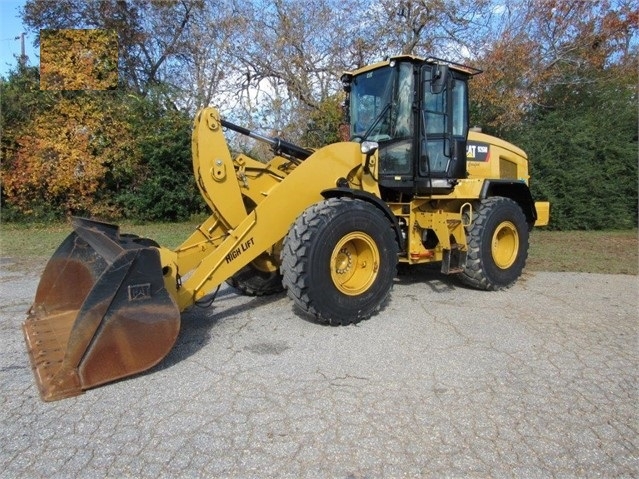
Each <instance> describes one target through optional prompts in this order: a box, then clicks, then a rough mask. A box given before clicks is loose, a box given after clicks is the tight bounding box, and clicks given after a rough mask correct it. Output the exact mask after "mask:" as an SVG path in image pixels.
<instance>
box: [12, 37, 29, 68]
mask: <svg viewBox="0 0 639 479" xmlns="http://www.w3.org/2000/svg"><path fill="white" fill-rule="evenodd" d="M14 40H20V58H19V59H18V65H20V67H21V68H24V67H25V66H26V64H27V54H26V52H25V49H24V32H22V33H21V34H20V36H18V37H15V38H14Z"/></svg>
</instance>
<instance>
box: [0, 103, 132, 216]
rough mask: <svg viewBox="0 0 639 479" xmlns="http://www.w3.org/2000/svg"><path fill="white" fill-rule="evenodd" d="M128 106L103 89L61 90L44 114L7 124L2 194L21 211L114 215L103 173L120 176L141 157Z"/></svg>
mask: <svg viewBox="0 0 639 479" xmlns="http://www.w3.org/2000/svg"><path fill="white" fill-rule="evenodd" d="M42 106H44V105H38V109H40V108H42ZM126 108H127V106H126V104H124V103H122V102H121V101H113V96H112V95H109V94H108V93H107V92H105V93H101V92H96V93H95V94H86V93H72V94H62V93H59V94H58V95H57V98H56V101H55V102H54V103H53V104H52V105H51V107H50V109H48V110H47V111H46V114H45V112H44V111H42V110H41V111H40V114H37V115H34V116H33V118H31V119H30V121H27V122H24V123H23V124H22V125H21V126H20V127H19V128H16V129H15V130H11V137H10V139H9V140H10V143H9V142H7V143H9V144H10V145H11V147H8V146H7V147H6V148H5V149H4V153H5V154H6V157H5V162H4V163H3V192H4V194H5V195H6V199H7V200H8V201H9V202H10V203H11V204H12V205H13V206H15V207H16V208H18V209H19V210H20V211H21V212H22V213H23V214H30V215H35V214H38V213H40V214H49V213H50V212H52V211H56V210H57V211H59V212H65V213H66V214H92V215H100V216H107V217H112V216H115V215H117V208H116V206H115V205H114V204H113V203H112V201H110V198H109V196H108V194H107V191H106V189H105V181H106V177H107V175H108V176H110V177H111V178H113V179H114V180H115V181H116V182H119V181H120V180H121V178H123V177H126V176H127V175H130V173H131V172H132V170H133V169H134V168H135V165H136V162H137V161H138V158H139V153H138V151H137V149H136V146H135V138H134V136H133V134H132V129H131V127H130V125H129V124H128V123H127V122H126V121H125V118H126ZM3 142H4V139H3ZM7 143H5V145H7Z"/></svg>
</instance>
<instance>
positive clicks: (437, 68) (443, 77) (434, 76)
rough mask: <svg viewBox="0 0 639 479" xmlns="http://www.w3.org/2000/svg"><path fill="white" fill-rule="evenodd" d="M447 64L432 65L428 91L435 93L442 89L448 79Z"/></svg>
mask: <svg viewBox="0 0 639 479" xmlns="http://www.w3.org/2000/svg"><path fill="white" fill-rule="evenodd" d="M448 73H449V72H448V65H433V66H432V69H431V83H430V92H431V93H434V94H437V93H441V92H442V91H444V88H445V87H446V82H447V81H448Z"/></svg>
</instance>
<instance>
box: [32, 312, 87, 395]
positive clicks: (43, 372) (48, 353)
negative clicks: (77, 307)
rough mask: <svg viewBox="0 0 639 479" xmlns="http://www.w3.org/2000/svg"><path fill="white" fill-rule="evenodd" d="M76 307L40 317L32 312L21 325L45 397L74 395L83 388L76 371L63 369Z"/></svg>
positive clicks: (38, 383) (40, 388) (41, 392)
mask: <svg viewBox="0 0 639 479" xmlns="http://www.w3.org/2000/svg"><path fill="white" fill-rule="evenodd" d="M76 314H77V311H68V312H64V313H58V314H55V315H53V316H50V317H44V318H39V317H38V316H35V315H31V316H29V317H28V318H27V320H26V321H25V322H24V325H23V331H24V336H25V341H26V343H27V353H28V354H29V359H30V361H31V368H32V369H33V373H34V376H35V379H36V383H37V385H38V389H39V390H40V395H41V396H42V399H44V400H45V401H51V400H54V399H62V398H65V397H70V396H75V395H78V394H80V393H81V392H82V389H81V388H80V382H79V379H78V377H77V373H76V372H75V371H74V370H70V371H63V362H64V357H65V355H66V350H67V343H68V339H69V336H70V334H71V329H72V328H73V323H74V321H75V317H76Z"/></svg>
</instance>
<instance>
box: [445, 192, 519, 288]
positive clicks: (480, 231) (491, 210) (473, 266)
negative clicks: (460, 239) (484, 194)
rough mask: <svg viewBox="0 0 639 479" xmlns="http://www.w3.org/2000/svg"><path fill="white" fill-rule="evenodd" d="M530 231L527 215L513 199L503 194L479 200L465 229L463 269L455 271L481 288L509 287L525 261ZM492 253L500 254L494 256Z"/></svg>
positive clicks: (466, 280)
mask: <svg viewBox="0 0 639 479" xmlns="http://www.w3.org/2000/svg"><path fill="white" fill-rule="evenodd" d="M529 232H530V227H529V225H528V223H527V222H526V216H525V215H524V213H523V211H522V209H521V207H520V206H519V205H518V204H517V203H516V202H515V201H513V200H511V199H510V198H505V197H502V196H494V197H491V198H487V199H484V200H482V201H481V202H480V203H479V206H478V208H476V209H475V211H474V214H473V222H472V224H471V226H470V227H469V228H467V229H466V235H467V240H468V256H467V260H466V265H465V268H464V272H463V273H460V274H459V275H458V276H459V278H460V279H461V281H462V282H463V283H465V284H467V285H469V286H472V287H474V288H477V289H483V290H492V291H496V290H500V289H505V288H509V287H511V286H512V285H513V284H514V283H515V282H516V281H517V279H518V278H519V277H520V276H521V273H522V271H523V269H524V266H525V264H526V259H527V257H528V244H529ZM502 235H503V237H504V239H503V240H500V237H501V236H502ZM501 243H504V245H503V246H500V244H501ZM498 248H500V249H498ZM495 255H501V258H499V259H497V260H496V259H495ZM500 262H501V263H502V264H501V265H500V264H498V263H500Z"/></svg>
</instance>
